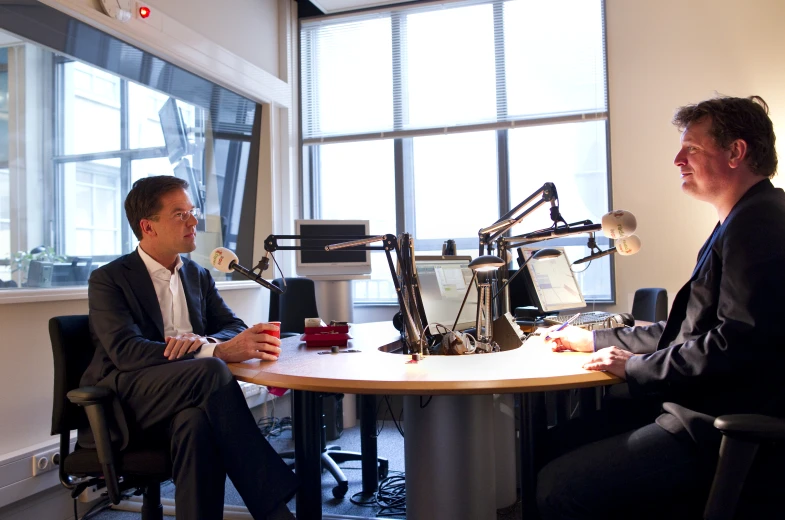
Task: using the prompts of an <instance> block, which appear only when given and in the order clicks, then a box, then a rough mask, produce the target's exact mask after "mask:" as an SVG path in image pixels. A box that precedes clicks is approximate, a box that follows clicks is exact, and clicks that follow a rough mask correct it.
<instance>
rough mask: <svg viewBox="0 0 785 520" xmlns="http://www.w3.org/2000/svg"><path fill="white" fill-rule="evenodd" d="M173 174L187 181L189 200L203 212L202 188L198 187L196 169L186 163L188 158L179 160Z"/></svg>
mask: <svg viewBox="0 0 785 520" xmlns="http://www.w3.org/2000/svg"><path fill="white" fill-rule="evenodd" d="M173 173H174V176H175V177H177V178H179V179H182V180H184V181H185V182H187V183H188V191H189V195H190V196H191V202H193V205H194V206H195V207H197V208H199V210H200V211H202V212H204V200H203V197H202V190H201V189H200V188H199V181H198V180H197V178H196V171H195V170H194V169H193V168H191V165H189V164H188V160H187V159H186V160H184V161H180V163H178V164H177V166H175V167H174V169H173Z"/></svg>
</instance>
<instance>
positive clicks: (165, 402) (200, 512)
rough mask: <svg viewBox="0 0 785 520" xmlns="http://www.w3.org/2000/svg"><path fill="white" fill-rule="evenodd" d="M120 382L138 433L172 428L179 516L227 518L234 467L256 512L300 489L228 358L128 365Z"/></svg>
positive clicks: (269, 508)
mask: <svg viewBox="0 0 785 520" xmlns="http://www.w3.org/2000/svg"><path fill="white" fill-rule="evenodd" d="M117 389H118V394H119V397H120V401H121V402H122V404H123V407H124V409H125V413H126V418H127V422H128V424H129V427H130V428H132V433H131V438H134V437H136V438H139V436H140V435H141V436H142V437H145V438H149V437H151V436H160V437H162V439H166V436H168V441H169V444H170V448H171V455H172V465H173V478H174V483H175V502H176V511H177V517H178V518H187V519H189V520H190V519H197V520H202V519H204V520H217V519H220V518H222V513H223V501H224V486H225V481H226V476H227V475H228V476H229V478H230V479H231V480H232V483H233V484H234V485H235V487H236V488H237V491H238V492H239V493H240V496H241V497H242V498H243V501H244V502H245V505H246V507H247V508H248V511H249V512H250V513H251V515H252V516H253V517H254V518H255V519H260V520H263V519H265V518H266V516H267V515H268V514H269V513H270V512H272V511H274V510H275V509H276V508H277V507H278V506H279V504H281V503H282V502H283V503H285V502H286V501H288V500H289V499H290V498H291V497H292V496H293V495H294V492H295V490H296V488H297V479H296V477H295V475H294V473H292V471H291V470H290V469H289V468H288V467H287V465H286V464H285V463H284V462H283V460H282V459H281V458H280V457H279V456H278V454H277V453H276V452H275V451H274V450H273V448H272V447H271V446H270V444H269V443H268V442H267V440H266V439H265V438H264V436H263V435H262V433H261V431H260V430H259V428H258V426H257V425H256V422H255V421H254V418H253V415H252V414H251V412H250V410H249V409H248V405H247V404H246V402H245V397H244V395H243V392H242V390H241V389H240V387H239V385H238V384H237V382H236V381H235V380H234V377H233V376H232V374H231V372H229V369H228V368H227V366H226V364H225V363H224V362H223V361H221V360H220V359H217V358H202V359H191V360H184V361H176V362H172V363H168V364H164V365H157V366H153V367H148V368H145V369H142V370H137V371H133V372H122V373H120V374H118V376H117Z"/></svg>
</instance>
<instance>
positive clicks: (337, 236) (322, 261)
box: [294, 220, 381, 276]
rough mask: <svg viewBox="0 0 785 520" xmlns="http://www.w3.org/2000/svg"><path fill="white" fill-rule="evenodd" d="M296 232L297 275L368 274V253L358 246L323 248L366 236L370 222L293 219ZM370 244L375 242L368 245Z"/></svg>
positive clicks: (369, 266)
mask: <svg viewBox="0 0 785 520" xmlns="http://www.w3.org/2000/svg"><path fill="white" fill-rule="evenodd" d="M294 227H295V234H297V235H299V236H300V238H299V239H298V240H297V245H298V246H300V247H302V248H307V249H301V250H298V251H297V254H296V255H295V256H296V264H295V267H296V269H297V274H298V275H300V276H343V275H362V274H370V273H371V252H370V250H366V249H362V247H363V246H360V247H359V248H357V247H354V248H351V247H349V248H346V249H336V250H334V251H325V250H324V246H327V245H330V244H338V243H341V242H349V241H350V240H356V239H358V238H361V237H364V236H367V235H368V234H369V230H370V223H369V221H367V220H295V221H294ZM325 237H332V238H325ZM370 245H371V246H374V245H377V246H380V245H381V243H378V244H370Z"/></svg>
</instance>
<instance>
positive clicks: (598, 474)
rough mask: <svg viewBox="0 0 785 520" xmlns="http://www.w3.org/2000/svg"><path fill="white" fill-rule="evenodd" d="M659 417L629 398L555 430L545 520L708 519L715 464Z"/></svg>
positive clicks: (543, 500) (543, 495)
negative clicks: (664, 425) (704, 514)
mask: <svg viewBox="0 0 785 520" xmlns="http://www.w3.org/2000/svg"><path fill="white" fill-rule="evenodd" d="M659 413H660V406H659V403H642V402H637V401H631V400H629V401H627V402H621V403H618V402H617V403H613V404H611V405H609V406H605V407H604V408H603V409H602V410H599V411H593V412H591V413H589V414H587V415H586V416H583V417H581V418H578V419H573V420H570V421H567V422H566V423H564V424H562V425H557V426H555V427H554V428H552V429H551V430H550V431H549V432H548V439H547V444H548V446H547V454H546V459H547V460H548V461H549V462H547V463H546V464H545V466H544V467H543V468H542V469H541V470H540V472H539V474H538V478H537V505H538V508H539V511H540V516H541V518H542V520H552V519H554V520H555V519H561V520H578V519H581V520H588V519H602V520H610V519H630V518H635V519H664V518H667V519H669V520H671V519H682V518H684V519H693V520H694V519H699V518H702V511H703V507H704V505H705V502H706V498H707V496H708V490H709V488H710V486H711V481H712V478H713V475H714V467H715V465H716V459H715V460H711V459H710V458H707V457H706V455H705V453H703V452H701V451H700V450H699V448H698V446H697V444H695V443H694V442H693V441H692V439H691V438H690V437H689V435H686V434H685V435H684V436H683V437H682V436H677V435H674V434H672V433H670V432H668V431H666V430H664V429H663V428H661V427H660V426H658V425H657V424H656V423H655V422H654V420H655V419H656V417H657V416H658V415H659Z"/></svg>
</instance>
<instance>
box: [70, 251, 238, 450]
mask: <svg viewBox="0 0 785 520" xmlns="http://www.w3.org/2000/svg"><path fill="white" fill-rule="evenodd" d="M179 273H180V280H181V281H182V285H183V290H184V291H185V299H186V302H187V304H188V314H189V317H190V320H191V327H193V332H194V333H195V334H199V335H200V336H210V337H212V338H215V339H217V340H228V339H231V338H232V337H234V336H235V335H237V334H238V333H240V332H242V331H243V330H245V329H246V328H247V327H246V325H245V323H243V321H242V320H240V319H239V318H238V317H237V316H235V315H234V313H233V312H232V310H231V309H230V308H229V307H227V305H226V304H225V303H224V301H223V299H222V298H221V296H220V295H219V294H218V291H217V290H216V288H215V282H214V281H213V278H212V276H210V273H209V272H208V271H207V270H206V269H204V268H203V267H201V266H199V265H198V264H196V263H195V262H192V261H191V260H189V259H187V258H183V266H182V268H181V269H180V271H179ZM87 294H88V304H89V308H90V331H91V333H92V336H93V344H94V345H95V354H94V355H93V359H92V361H91V362H90V366H89V367H88V368H87V370H86V371H85V373H84V374H83V375H82V380H81V385H82V386H91V385H98V386H106V387H108V388H111V389H112V390H113V391H115V392H117V383H116V378H117V374H119V373H120V372H128V371H134V370H140V369H144V368H145V367H150V366H154V365H160V364H164V363H177V362H178V361H181V360H185V359H192V358H193V357H194V354H193V353H191V354H187V355H185V356H183V357H182V358H180V359H178V360H175V361H169V360H167V359H166V358H165V357H164V354H163V353H164V349H165V348H166V343H164V325H163V317H162V316H161V307H160V305H159V304H158V298H157V296H156V294H155V289H154V287H153V281H152V279H151V278H150V274H149V273H148V272H147V267H146V266H145V264H144V262H143V261H142V258H141V257H140V256H139V253H137V252H136V251H134V252H133V253H131V254H128V255H125V256H121V257H120V258H118V259H116V260H114V261H113V262H110V263H109V264H107V265H105V266H102V267H100V268H99V269H96V270H95V271H93V273H92V274H91V276H90V281H89V284H88V291H87ZM115 416H116V419H117V420H118V422H119V423H121V424H118V425H117V428H118V429H119V430H120V436H121V437H122V441H123V442H122V444H123V445H125V444H126V443H127V440H128V439H127V428H126V427H125V425H124V424H122V421H123V419H122V417H120V416H118V408H117V406H116V407H115ZM80 444H83V443H82V442H81V439H80ZM83 445H84V444H83Z"/></svg>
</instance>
